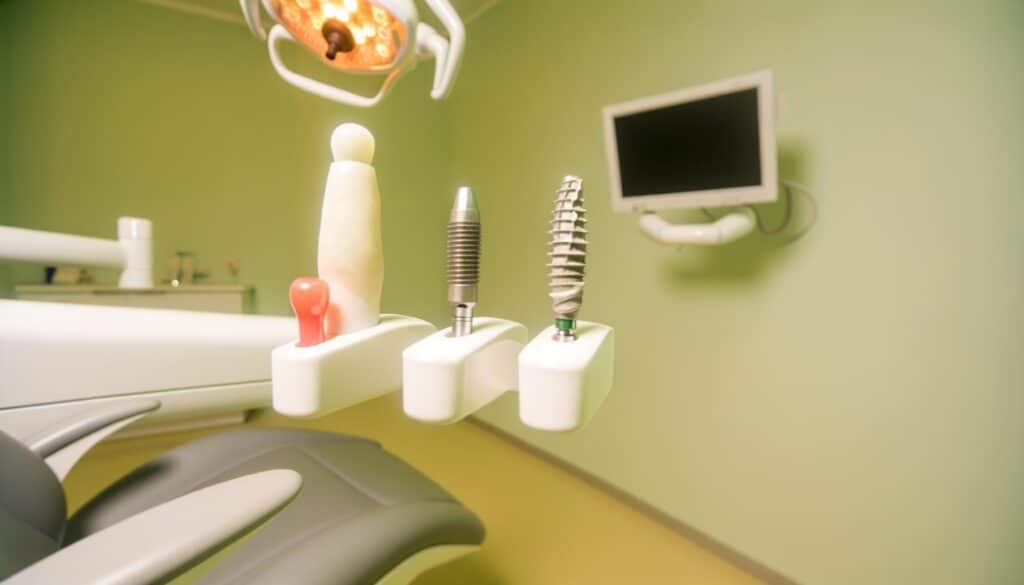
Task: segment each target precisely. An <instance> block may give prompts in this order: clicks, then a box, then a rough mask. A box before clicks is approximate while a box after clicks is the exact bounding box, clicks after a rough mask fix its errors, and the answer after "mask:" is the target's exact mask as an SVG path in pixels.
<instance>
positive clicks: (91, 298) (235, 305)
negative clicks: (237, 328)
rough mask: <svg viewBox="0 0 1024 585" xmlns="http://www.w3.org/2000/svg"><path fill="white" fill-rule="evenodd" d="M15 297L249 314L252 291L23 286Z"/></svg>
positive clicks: (237, 287) (197, 286)
mask: <svg viewBox="0 0 1024 585" xmlns="http://www.w3.org/2000/svg"><path fill="white" fill-rule="evenodd" d="M14 296H15V298H17V299H21V300H25V301H46V302H55V303H74V304H77V305H114V306H119V307H144V308H149V309H179V310H184V311H206V312H211V313H245V312H248V307H249V305H250V303H249V299H250V298H251V296H252V288H251V287H247V286H243V285H240V284H193V285H188V286H181V287H172V286H157V287H154V288H150V289H142V290H128V289H123V288H118V287H116V286H92V285H71V286H68V285H53V284H19V285H16V286H15V287H14Z"/></svg>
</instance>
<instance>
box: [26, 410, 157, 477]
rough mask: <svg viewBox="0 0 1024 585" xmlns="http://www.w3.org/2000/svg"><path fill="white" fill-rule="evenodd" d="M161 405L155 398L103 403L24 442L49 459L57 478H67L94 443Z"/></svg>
mask: <svg viewBox="0 0 1024 585" xmlns="http://www.w3.org/2000/svg"><path fill="white" fill-rule="evenodd" d="M158 408H160V401H159V400H153V399H151V398H140V399H138V400H131V401H124V402H116V403H113V404H105V405H100V406H97V407H95V408H93V409H90V410H88V411H86V412H84V413H79V414H75V415H74V416H72V417H70V418H68V419H65V420H62V421H60V422H58V423H57V424H55V425H52V426H51V427H49V428H46V429H44V430H42V431H41V432H38V433H36V434H35V435H32V436H31V437H28V438H26V439H25V440H24V441H23V442H24V443H25V445H26V446H28V448H29V449H31V450H32V452H33V453H35V454H36V455H38V456H40V457H42V458H43V459H44V460H45V461H46V464H47V465H49V466H50V469H52V470H53V472H54V474H56V475H57V479H60V480H62V481H63V479H64V478H65V477H66V476H67V474H68V472H70V471H71V468H72V467H74V466H75V463H78V460H79V459H81V458H82V456H83V455H85V453H86V452H87V451H89V449H91V448H92V446H93V445H95V444H96V443H99V442H100V441H102V440H103V439H104V438H106V437H108V436H110V435H112V434H113V433H115V432H117V431H118V430H120V429H122V428H124V427H126V426H128V425H130V424H131V423H133V422H135V421H137V420H139V419H140V418H142V417H144V416H146V415H147V414H149V413H151V412H153V411H155V410H157V409H158Z"/></svg>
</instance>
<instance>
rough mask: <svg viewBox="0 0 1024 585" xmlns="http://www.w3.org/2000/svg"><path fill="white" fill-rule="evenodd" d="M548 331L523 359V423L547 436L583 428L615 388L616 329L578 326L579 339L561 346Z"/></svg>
mask: <svg viewBox="0 0 1024 585" xmlns="http://www.w3.org/2000/svg"><path fill="white" fill-rule="evenodd" d="M555 331H556V330H555V328H554V327H548V328H547V329H545V330H544V331H542V332H541V333H540V335H538V336H536V337H534V338H533V341H531V342H530V343H529V345H527V346H526V347H525V348H524V349H523V351H522V352H521V353H520V354H519V419H520V420H522V421H523V423H524V424H526V425H527V426H529V427H533V428H535V429H538V430H542V431H554V432H565V431H572V430H576V429H578V428H580V427H582V426H583V425H584V424H586V423H587V421H589V420H590V419H591V417H593V416H594V413H595V412H597V409H598V408H600V407H601V404H602V403H603V402H604V399H605V397H607V396H608V392H609V391H610V390H611V388H612V380H613V375H614V362H615V330H614V329H612V328H611V327H608V326H607V325H601V324H600V323H589V322H587V321H577V322H576V339H575V340H573V341H558V340H556V339H555Z"/></svg>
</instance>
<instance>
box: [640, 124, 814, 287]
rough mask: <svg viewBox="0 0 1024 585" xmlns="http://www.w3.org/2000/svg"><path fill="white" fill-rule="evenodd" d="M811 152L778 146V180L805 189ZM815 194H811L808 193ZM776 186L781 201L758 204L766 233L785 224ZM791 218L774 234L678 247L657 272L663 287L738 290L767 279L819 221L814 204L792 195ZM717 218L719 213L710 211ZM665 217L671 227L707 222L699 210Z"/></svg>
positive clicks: (799, 147)
mask: <svg viewBox="0 0 1024 585" xmlns="http://www.w3.org/2000/svg"><path fill="white" fill-rule="evenodd" d="M810 152H811V150H810V149H809V148H807V147H806V146H805V145H802V144H795V143H792V142H789V143H782V144H780V145H779V178H780V179H782V180H785V181H793V182H795V183H799V184H804V183H805V176H806V171H805V169H806V168H807V166H808V159H807V157H808V155H809V153H810ZM812 191H813V190H812ZM788 204H789V203H788V201H787V197H786V194H785V192H784V190H783V188H782V186H781V185H780V187H779V198H778V200H777V201H775V202H774V203H770V204H766V205H758V206H757V210H758V212H759V213H760V215H761V218H762V219H763V221H764V227H765V228H766V229H768V230H774V229H777V227H778V226H780V225H781V223H782V222H783V221H785V215H786V207H787V205H788ZM792 205H793V209H792V216H791V218H790V220H789V224H788V226H787V227H786V229H784V230H782V231H781V232H779V233H778V234H773V235H766V234H762V233H759V232H756V231H755V232H754V233H753V234H751V235H750V236H747V237H745V238H743V239H741V240H739V241H737V242H734V243H732V244H728V245H725V246H710V247H699V246H689V247H683V246H681V247H680V251H682V250H683V249H684V248H685V253H681V254H673V255H672V256H671V257H668V258H667V259H666V260H665V262H664V266H663V267H662V270H661V271H660V273H659V277H660V280H661V282H662V283H663V284H665V285H667V286H671V287H683V286H686V287H694V286H698V287H699V286H702V285H707V286H719V285H723V284H726V285H740V286H745V285H747V284H751V283H755V282H757V281H759V280H761V279H763V278H765V277H767V276H768V275H769V274H771V273H772V272H773V271H774V270H775V267H776V266H778V265H780V264H781V263H783V262H785V261H786V260H787V259H788V258H790V257H791V256H792V255H793V254H794V253H796V252H798V251H799V249H800V248H799V245H800V244H801V242H802V240H803V239H804V238H805V236H807V235H808V232H809V231H813V224H814V223H815V222H816V220H817V211H816V206H815V204H814V203H812V202H811V201H809V200H808V199H807V198H806V197H804V196H802V195H801V194H800V193H798V192H796V190H794V191H793V192H792ZM709 212H710V213H712V214H715V216H719V215H722V211H721V210H709ZM664 216H665V218H666V219H668V220H669V221H673V222H702V223H703V222H707V221H709V218H708V217H707V216H706V215H705V213H703V212H702V211H700V210H685V211H676V212H668V213H665V214H664Z"/></svg>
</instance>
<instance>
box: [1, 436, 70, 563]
mask: <svg viewBox="0 0 1024 585" xmlns="http://www.w3.org/2000/svg"><path fill="white" fill-rule="evenodd" d="M0 477H2V478H3V479H2V480H0V579H5V578H7V577H9V576H10V575H12V574H14V573H16V572H18V571H20V570H21V569H23V568H25V567H27V566H29V565H31V564H32V563H34V562H36V561H38V560H39V559H41V558H43V557H45V556H47V555H49V554H51V553H53V552H55V551H56V550H57V549H58V548H60V544H61V539H62V537H63V535H64V524H65V518H66V516H67V503H66V502H65V501H64V490H63V489H62V488H61V486H60V481H58V480H57V476H55V475H54V474H53V472H52V471H50V468H49V467H48V466H47V465H46V463H44V462H43V460H42V459H41V458H40V457H38V456H37V455H35V454H34V453H32V452H31V451H30V450H29V449H28V448H27V447H25V446H24V445H22V444H21V443H19V442H18V441H17V440H15V439H14V438H12V437H10V436H9V435H7V434H5V433H3V432H0Z"/></svg>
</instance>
